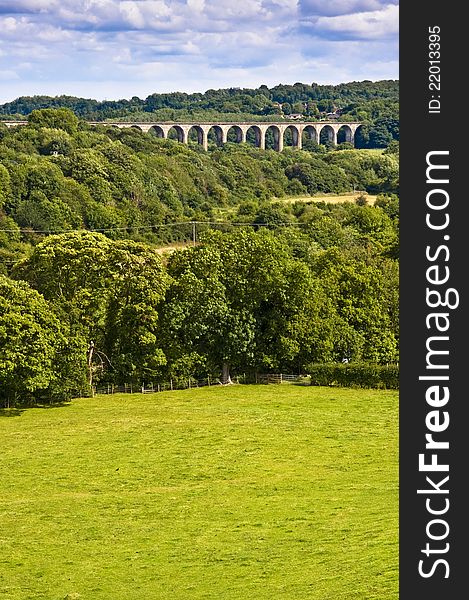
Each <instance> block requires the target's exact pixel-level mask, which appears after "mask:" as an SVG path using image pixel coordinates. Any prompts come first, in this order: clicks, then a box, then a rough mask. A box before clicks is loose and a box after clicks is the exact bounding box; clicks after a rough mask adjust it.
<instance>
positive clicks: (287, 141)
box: [283, 125, 302, 148]
mask: <svg viewBox="0 0 469 600" xmlns="http://www.w3.org/2000/svg"><path fill="white" fill-rule="evenodd" d="M301 141H302V140H301V133H300V130H299V129H298V127H297V126H296V125H288V126H287V127H285V129H284V131H283V145H284V146H291V147H292V148H301Z"/></svg>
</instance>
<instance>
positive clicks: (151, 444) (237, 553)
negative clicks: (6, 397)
mask: <svg viewBox="0 0 469 600" xmlns="http://www.w3.org/2000/svg"><path fill="white" fill-rule="evenodd" d="M397 410H398V405H397V394H396V393H395V392H391V391H376V390H373V391H371V390H370V391H368V390H347V389H333V388H315V387H300V386H294V385H282V386H275V385H271V386H233V387H230V388H221V387H212V388H209V389H208V388H204V389H195V390H188V391H180V392H168V393H160V394H155V395H115V396H109V397H106V396H101V397H96V398H92V399H79V400H75V401H73V402H72V403H70V404H69V405H67V406H62V407H57V408H50V409H41V408H37V409H29V410H26V411H24V412H23V413H21V414H20V413H18V412H16V413H14V414H15V415H16V416H11V417H9V418H0V435H1V440H2V457H1V462H0V491H1V498H2V513H1V521H0V598H1V599H2V600H7V599H8V600H26V599H28V600H29V599H44V600H46V599H47V600H56V599H57V600H59V599H62V598H64V597H66V595H67V594H71V596H70V597H76V598H81V599H82V600H85V599H89V600H147V599H151V600H153V599H154V600H159V599H161V600H163V599H164V600H192V599H195V600H199V599H200V600H202V599H214V600H215V599H217V600H219V599H226V600H237V599H239V600H264V599H265V600H267V599H268V600H272V599H277V598H279V599H280V598H282V599H286V600H295V599H305V600H306V599H308V600H329V599H334V600H352V599H354V600H359V599H360V600H397V597H398V591H397V563H398V555H397V552H398V547H397V508H398V507H397V485H398V483H397V476H398V465H397V453H398V431H397ZM6 414H7V413H6V412H4V413H3V415H6ZM72 594H76V596H73V595H72Z"/></svg>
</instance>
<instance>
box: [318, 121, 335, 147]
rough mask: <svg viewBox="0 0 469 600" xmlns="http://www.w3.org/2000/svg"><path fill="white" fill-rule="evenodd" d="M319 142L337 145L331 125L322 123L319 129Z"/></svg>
mask: <svg viewBox="0 0 469 600" xmlns="http://www.w3.org/2000/svg"><path fill="white" fill-rule="evenodd" d="M319 143H320V144H325V145H333V146H336V145H337V135H336V132H335V130H334V128H333V127H332V126H331V125H323V127H321V129H320V131H319Z"/></svg>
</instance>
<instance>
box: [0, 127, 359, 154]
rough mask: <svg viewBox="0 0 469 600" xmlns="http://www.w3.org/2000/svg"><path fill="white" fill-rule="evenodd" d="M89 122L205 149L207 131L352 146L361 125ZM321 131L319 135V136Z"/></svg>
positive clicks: (237, 137) (227, 137) (235, 138)
mask: <svg viewBox="0 0 469 600" xmlns="http://www.w3.org/2000/svg"><path fill="white" fill-rule="evenodd" d="M0 122H1V123H4V124H5V125H6V126H7V127H16V126H21V125H27V124H28V122H27V121H0ZM88 123H89V124H90V125H105V126H108V127H118V128H119V129H124V128H126V127H127V128H128V127H133V128H135V129H139V130H140V131H143V132H145V133H151V134H153V135H156V136H157V137H159V138H168V137H169V136H171V137H172V138H173V139H177V140H178V141H179V142H181V143H183V144H188V143H189V139H191V140H192V139H194V140H197V142H198V143H199V144H200V145H201V146H202V147H203V148H204V149H205V150H207V148H208V140H209V133H210V134H213V135H214V136H215V140H216V142H217V144H218V145H219V146H221V145H223V144H225V143H226V142H228V141H232V142H237V143H243V142H246V140H247V136H248V134H249V135H250V137H251V139H255V145H256V146H257V147H258V148H262V149H265V147H266V134H267V133H268V132H272V134H273V140H274V150H277V151H278V152H281V151H282V150H283V148H284V144H285V134H286V133H287V132H289V134H290V135H291V142H292V146H293V147H294V148H301V147H302V143H303V139H304V138H306V139H310V140H313V141H315V142H317V143H319V142H320V140H321V138H323V139H324V136H327V138H328V139H329V140H330V141H331V142H332V143H333V144H334V145H335V144H337V140H338V137H340V138H341V141H345V142H350V143H351V144H353V145H354V143H355V133H356V131H357V129H358V128H359V127H360V126H361V123H356V122H353V123H352V122H349V123H347V122H341V121H332V122H330V121H319V122H316V123H308V122H302V123H298V122H296V123H288V122H256V121H254V122H252V121H250V122H243V121H240V122H235V123H224V122H218V121H217V122H210V123H209V122H202V123H190V122H186V123H175V122H155V123H153V122H129V123H123V122H118V121H115V122H108V121H88ZM321 134H322V135H321Z"/></svg>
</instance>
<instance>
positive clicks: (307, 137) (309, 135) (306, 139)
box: [301, 125, 319, 149]
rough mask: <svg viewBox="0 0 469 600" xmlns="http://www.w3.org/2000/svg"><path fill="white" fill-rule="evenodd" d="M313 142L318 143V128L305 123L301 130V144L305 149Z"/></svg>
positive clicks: (313, 143)
mask: <svg viewBox="0 0 469 600" xmlns="http://www.w3.org/2000/svg"><path fill="white" fill-rule="evenodd" d="M315 144H319V136H318V130H317V129H316V127H315V126H314V125H306V127H303V131H302V132H301V145H302V146H303V147H305V146H306V149H307V147H308V146H310V147H311V146H313V145H315Z"/></svg>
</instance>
